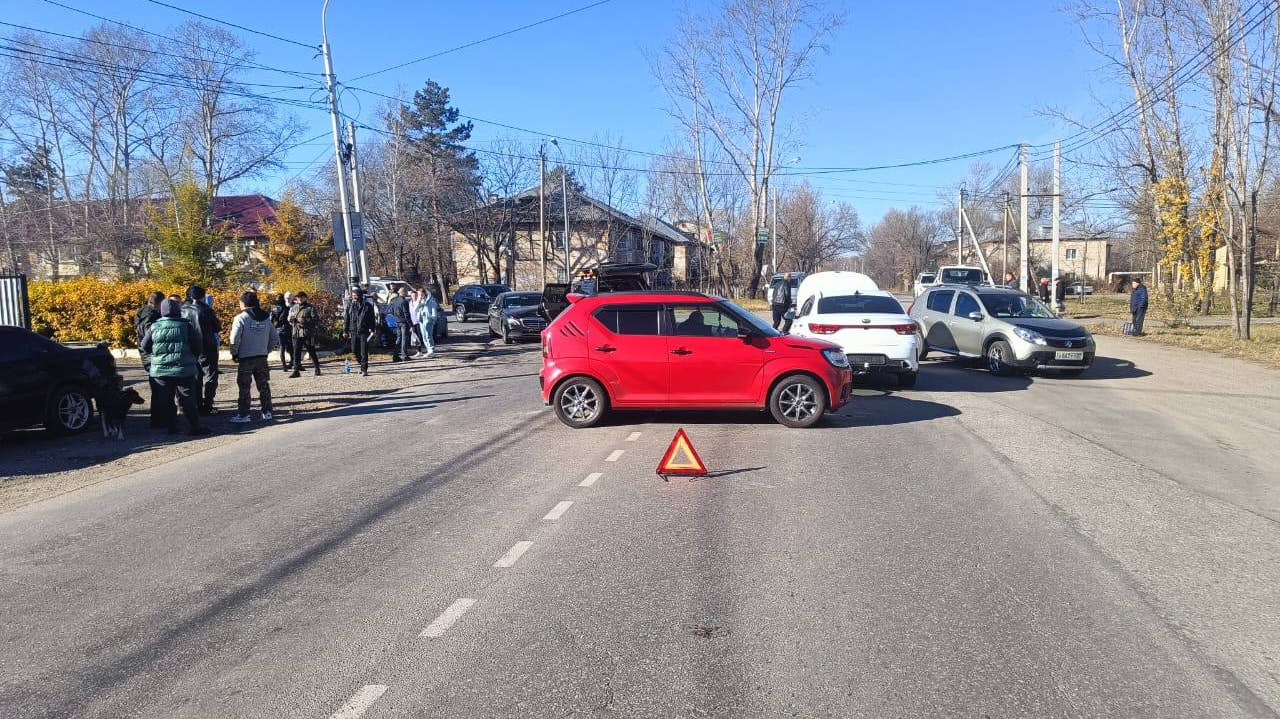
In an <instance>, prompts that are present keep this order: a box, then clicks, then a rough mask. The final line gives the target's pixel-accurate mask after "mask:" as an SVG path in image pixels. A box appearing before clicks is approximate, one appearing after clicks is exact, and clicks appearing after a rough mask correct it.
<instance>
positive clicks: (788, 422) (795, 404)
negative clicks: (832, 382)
mask: <svg viewBox="0 0 1280 719" xmlns="http://www.w3.org/2000/svg"><path fill="white" fill-rule="evenodd" d="M769 412H770V413H771V414H772V415H773V418H774V419H775V420H777V421H778V423H779V424H782V425H784V426H787V427H800V428H803V427H812V426H813V425H815V424H817V423H818V420H820V419H822V415H824V414H826V412H827V393H826V390H824V389H823V387H822V384H821V383H820V382H818V380H816V379H814V378H812V377H810V376H808V375H803V374H793V375H791V376H789V377H784V378H783V379H782V381H781V382H779V383H778V384H776V385H774V387H773V391H772V392H770V393H769Z"/></svg>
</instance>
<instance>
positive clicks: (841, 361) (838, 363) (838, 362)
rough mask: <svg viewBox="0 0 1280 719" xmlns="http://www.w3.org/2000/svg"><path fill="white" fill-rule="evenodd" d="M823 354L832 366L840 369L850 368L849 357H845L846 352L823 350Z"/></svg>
mask: <svg viewBox="0 0 1280 719" xmlns="http://www.w3.org/2000/svg"><path fill="white" fill-rule="evenodd" d="M822 356H823V357H826V358H827V361H828V362H830V363H831V366H832V367H839V368H840V369H848V367H849V358H848V357H845V356H844V352H841V351H840V350H822Z"/></svg>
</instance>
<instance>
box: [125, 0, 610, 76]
mask: <svg viewBox="0 0 1280 719" xmlns="http://www.w3.org/2000/svg"><path fill="white" fill-rule="evenodd" d="M148 1H149V2H157V0H148ZM610 2H613V0H598V2H593V3H591V4H590V5H583V6H582V7H579V8H574V9H573V10H569V11H567V12H562V13H560V14H559V15H552V16H551V17H547V18H543V19H541V20H538V21H537V22H531V23H529V24H528V25H521V26H520V27H516V28H511V29H510V30H505V31H503V32H500V33H498V34H496V35H490V36H488V37H482V38H480V39H479V40H472V41H471V42H468V43H463V44H462V45H458V46H457V47H451V48H449V49H448V50H441V51H440V52H437V53H433V54H431V55H427V56H425V57H420V58H418V59H416V60H409V61H408V62H402V63H400V64H399V65H392V66H391V67H384V68H382V69H381V70H374V71H373V72H367V73H365V74H363V75H359V76H357V77H353V78H351V81H352V82H355V81H357V80H363V79H365V78H366V77H373V76H374V75H381V74H382V73H384V72H391V71H392V70H399V69H400V68H402V67H408V66H410V65H416V64H418V63H420V62H426V61H427V60H434V59H435V58H437V57H440V56H442V55H448V54H449V53H452V52H457V51H459V50H465V49H467V48H469V47H475V46H476V45H480V44H483V43H486V42H489V41H491V40H497V39H498V38H503V37H506V36H508V35H514V34H516V33H518V32H521V31H524V30H529V29H531V28H535V27H538V26H539V25H546V24H547V23H549V22H553V21H555V20H559V19H561V18H566V17H569V16H570V15H576V14H577V13H580V12H585V11H587V10H590V9H591V8H594V7H599V6H600V5H606V4H608V3H610Z"/></svg>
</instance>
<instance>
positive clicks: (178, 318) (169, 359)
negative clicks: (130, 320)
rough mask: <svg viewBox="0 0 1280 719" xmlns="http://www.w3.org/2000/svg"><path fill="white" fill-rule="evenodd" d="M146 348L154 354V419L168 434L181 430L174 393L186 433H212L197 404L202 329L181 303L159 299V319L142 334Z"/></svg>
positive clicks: (147, 351) (152, 361)
mask: <svg viewBox="0 0 1280 719" xmlns="http://www.w3.org/2000/svg"><path fill="white" fill-rule="evenodd" d="M141 348H142V351H143V352H146V353H148V354H150V355H151V366H150V367H149V368H148V369H147V373H148V374H149V375H150V376H151V380H152V382H151V413H152V418H153V422H154V423H155V424H157V425H158V426H162V427H165V428H167V429H168V430H169V434H177V432H178V416H177V412H176V411H175V410H174V406H173V402H174V396H175V394H176V395H177V400H178V404H179V405H181V406H182V416H183V417H184V418H185V419H186V420H187V434H190V435H193V436H200V435H205V434H209V431H210V430H209V428H208V427H206V426H204V425H203V424H202V423H201V422H200V411H199V408H198V407H197V406H196V405H197V403H196V393H197V392H198V390H197V388H196V357H197V355H198V354H199V353H200V349H201V343H200V331H199V330H198V329H196V328H195V327H194V326H192V324H191V322H189V321H188V320H187V319H186V318H184V317H183V316H182V305H181V304H180V303H178V302H175V301H174V300H172V299H167V300H165V301H164V302H161V303H160V319H158V320H156V321H155V322H154V323H153V324H152V325H151V327H149V328H148V329H147V332H146V334H145V335H143V337H142V343H141Z"/></svg>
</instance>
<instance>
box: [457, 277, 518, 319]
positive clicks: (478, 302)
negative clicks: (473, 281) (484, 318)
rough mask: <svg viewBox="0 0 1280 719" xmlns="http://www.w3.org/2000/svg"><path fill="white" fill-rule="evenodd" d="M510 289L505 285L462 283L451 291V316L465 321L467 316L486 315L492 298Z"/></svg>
mask: <svg viewBox="0 0 1280 719" xmlns="http://www.w3.org/2000/svg"><path fill="white" fill-rule="evenodd" d="M510 291H511V288H510V287H507V286H506V285H463V286H461V287H459V288H458V291H457V292H454V293H453V316H454V317H455V318H456V319H457V320H458V321H459V322H466V321H467V318H468V317H475V316H477V315H487V314H489V306H490V305H491V304H493V298H495V297H497V296H498V295H500V294H502V293H503V292H510Z"/></svg>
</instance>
